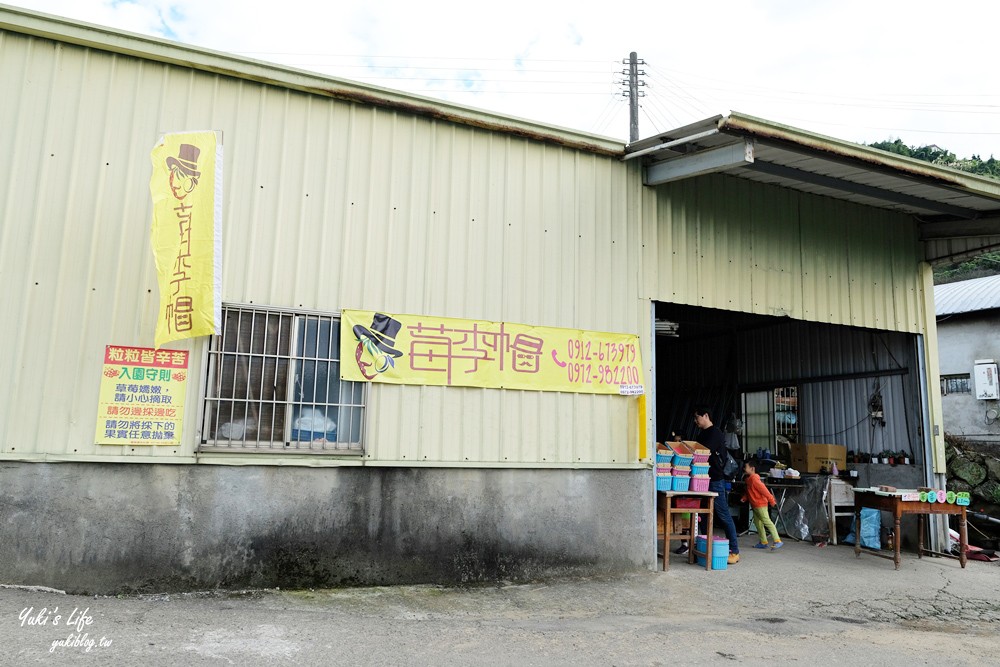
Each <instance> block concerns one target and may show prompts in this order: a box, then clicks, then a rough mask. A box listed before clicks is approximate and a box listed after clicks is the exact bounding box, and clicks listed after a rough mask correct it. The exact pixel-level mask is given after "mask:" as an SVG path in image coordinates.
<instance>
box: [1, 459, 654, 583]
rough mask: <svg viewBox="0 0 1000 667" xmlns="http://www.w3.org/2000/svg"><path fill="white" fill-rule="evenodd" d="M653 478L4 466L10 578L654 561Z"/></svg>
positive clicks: (500, 577) (574, 570)
mask: <svg viewBox="0 0 1000 667" xmlns="http://www.w3.org/2000/svg"><path fill="white" fill-rule="evenodd" d="M650 474H651V473H650V472H649V471H648V470H512V469H504V470H494V469H466V468H448V469H442V468H377V467H344V468H295V467H284V466H282V467H278V466H241V467H235V466H208V465H206V466H181V465H158V464H103V463H17V462H7V463H3V464H0V520H2V528H0V536H2V537H0V581H2V582H4V583H9V584H26V585H44V586H51V587H53V588H58V589H62V590H66V591H67V592H73V593H87V594H109V593H125V592H163V591H180V590H204V589H212V588H244V587H252V588H258V587H260V588H267V587H282V588H304V587H336V586H350V585H390V584H405V583H442V584H462V583H473V582H485V581H519V580H531V579H538V578H544V577H549V576H563V575H593V574H612V573H623V572H629V571H637V570H642V569H651V568H653V567H655V564H656V554H655V553H654V547H653V539H652V535H653V530H654V527H653V525H652V522H653V519H654V512H653V508H652V506H651V503H652V495H653V494H652V493H651V492H650V488H651V483H652V482H651V477H650Z"/></svg>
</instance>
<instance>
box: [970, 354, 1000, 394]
mask: <svg viewBox="0 0 1000 667" xmlns="http://www.w3.org/2000/svg"><path fill="white" fill-rule="evenodd" d="M974 368H975V372H974V373H973V375H972V377H973V379H974V381H975V390H976V398H981V399H984V400H996V399H998V398H1000V383H998V382H997V364H996V362H995V361H993V360H992V359H976V362H975V366H974Z"/></svg>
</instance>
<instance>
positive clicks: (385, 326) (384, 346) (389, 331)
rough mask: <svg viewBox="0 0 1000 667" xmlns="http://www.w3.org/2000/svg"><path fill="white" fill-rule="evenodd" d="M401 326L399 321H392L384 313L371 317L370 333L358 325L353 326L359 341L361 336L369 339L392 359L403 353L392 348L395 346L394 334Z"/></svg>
mask: <svg viewBox="0 0 1000 667" xmlns="http://www.w3.org/2000/svg"><path fill="white" fill-rule="evenodd" d="M401 326H403V325H402V323H400V322H399V320H394V319H392V318H391V317H389V316H388V315H386V314H385V313H375V316H374V317H372V328H371V331H369V330H368V329H365V328H364V327H363V326H361V325H360V324H355V325H354V335H355V336H357V337H358V338H359V339H360V338H361V337H362V336H366V337H368V338H370V339H371V340H372V341H374V342H375V344H376V345H378V347H379V349H380V350H382V351H383V352H385V353H386V354H390V355H392V356H394V357H401V356H403V353H402V352H400V351H399V350H397V349H396V348H394V347H393V345H395V344H396V334H398V333H399V328H400V327H401Z"/></svg>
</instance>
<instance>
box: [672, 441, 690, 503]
mask: <svg viewBox="0 0 1000 667" xmlns="http://www.w3.org/2000/svg"><path fill="white" fill-rule="evenodd" d="M670 449H671V450H672V451H673V453H674V456H673V466H674V471H673V485H672V488H673V490H674V491H687V490H689V489H690V485H691V461H692V460H694V455H693V454H692V453H691V450H690V449H688V448H687V446H686V445H685V444H684V443H682V442H671V443H670Z"/></svg>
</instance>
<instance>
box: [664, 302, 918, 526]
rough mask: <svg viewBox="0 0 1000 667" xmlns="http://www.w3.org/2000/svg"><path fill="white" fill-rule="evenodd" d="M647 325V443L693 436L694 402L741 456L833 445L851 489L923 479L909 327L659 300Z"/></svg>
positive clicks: (783, 454) (782, 454)
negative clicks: (839, 450)
mask: <svg viewBox="0 0 1000 667" xmlns="http://www.w3.org/2000/svg"><path fill="white" fill-rule="evenodd" d="M655 332H656V336H655V339H656V340H655V346H656V347H655V350H656V387H655V391H656V402H655V411H656V412H655V424H656V439H657V441H658V442H667V441H670V440H675V439H677V438H678V437H679V438H680V439H682V440H694V439H695V437H696V435H697V428H696V427H695V425H694V423H693V421H692V412H693V410H694V408H696V407H698V406H703V407H705V408H707V409H708V410H710V412H711V414H712V416H713V420H714V422H715V424H716V425H717V426H719V427H720V428H721V429H722V430H723V431H724V432H727V434H728V435H727V438H729V442H730V443H731V444H730V446H733V444H734V443H738V446H739V449H740V450H741V452H742V453H743V455H744V456H746V457H753V456H755V455H756V454H757V453H758V452H764V453H766V456H767V458H768V459H773V460H777V461H780V462H782V463H785V464H788V465H791V464H792V463H793V461H792V460H791V455H792V449H793V448H794V446H795V445H807V444H813V443H822V444H836V445H843V446H844V447H845V448H846V452H847V460H846V463H847V466H846V467H847V469H848V470H854V471H856V479H854V480H852V482H853V483H854V484H856V485H857V486H859V487H870V486H878V485H881V484H887V485H892V486H896V487H899V488H916V487H918V486H924V485H929V484H930V482H931V480H932V478H931V477H930V476H929V473H928V470H929V466H928V465H927V461H928V460H929V459H930V457H929V456H928V447H929V439H928V438H926V437H925V430H926V428H927V426H926V420H925V414H926V408H925V401H924V397H923V396H922V395H921V391H920V387H921V386H925V384H926V383H925V382H923V381H922V376H923V368H922V365H921V363H920V359H921V358H922V352H921V350H920V340H919V337H918V336H916V335H914V334H907V333H899V332H892V331H879V330H873V329H863V328H858V327H849V326H843V325H832V324H823V323H816V322H804V321H801V320H793V319H790V318H788V317H775V316H767V315H755V314H750V313H742V312H734V311H724V310H718V309H712V308H701V307H695V306H689V305H681V304H674V303H665V302H657V303H656V304H655ZM734 436H735V437H734ZM883 453H886V456H891V457H892V459H893V463H892V464H883V463H881V462H880V460H881V458H882V455H883ZM897 459H900V463H899V464H898V465H897V464H896V460H897ZM903 461H906V463H904V462H903ZM800 472H801V473H803V475H806V476H808V475H809V474H810V473H816V474H819V473H823V474H825V473H828V472H829V471H828V470H825V469H824V470H819V469H817V470H807V469H802V470H800ZM841 472H846V471H841ZM765 475H766V471H765ZM807 511H808V508H807ZM734 515H735V510H734ZM813 523H814V524H815V525H813V526H812V527H811V530H813V531H822V530H823V528H825V526H820V525H819V524H820V523H821V522H820V521H818V520H814V521H813ZM790 529H791V528H790ZM845 530H846V528H845ZM802 531H803V534H802V535H800V536H799V537H801V538H802V539H808V538H809V537H813V538H814V539H815V538H816V535H807V534H805V533H806V531H805V529H802ZM907 532H909V531H907Z"/></svg>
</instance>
